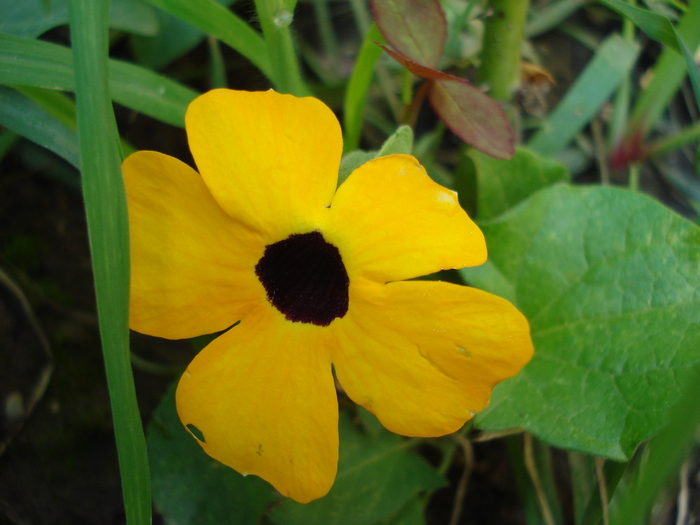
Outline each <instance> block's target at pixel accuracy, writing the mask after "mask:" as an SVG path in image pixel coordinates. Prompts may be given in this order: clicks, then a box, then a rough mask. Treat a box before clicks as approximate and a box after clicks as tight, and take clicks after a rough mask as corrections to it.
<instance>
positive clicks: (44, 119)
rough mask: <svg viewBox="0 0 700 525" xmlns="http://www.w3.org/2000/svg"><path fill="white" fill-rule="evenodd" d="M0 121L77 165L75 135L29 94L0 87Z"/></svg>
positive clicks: (76, 139) (78, 158) (78, 152)
mask: <svg viewBox="0 0 700 525" xmlns="http://www.w3.org/2000/svg"><path fill="white" fill-rule="evenodd" d="M0 124H2V125H3V126H5V127H6V128H8V129H11V130H12V131H14V132H15V133H18V134H19V135H22V136H23V137H24V138H26V139H29V140H31V141H32V142H36V143H37V144H39V145H40V146H43V147H44V148H46V149H48V150H51V151H53V152H54V153H55V154H56V155H58V156H59V157H62V158H63V159H65V160H67V161H68V162H70V163H71V164H72V165H73V166H75V167H76V168H80V148H79V146H78V134H77V133H76V132H75V130H74V129H71V128H69V127H68V126H66V125H65V124H64V123H62V122H60V121H59V120H57V119H56V118H54V117H52V116H51V115H49V114H48V113H46V111H44V110H43V109H42V108H41V106H39V105H38V104H37V103H36V102H34V101H32V100H31V99H30V98H29V97H27V96H25V95H23V94H22V93H19V92H18V91H16V90H14V89H12V88H9V87H7V86H0Z"/></svg>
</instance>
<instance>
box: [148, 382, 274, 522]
mask: <svg viewBox="0 0 700 525" xmlns="http://www.w3.org/2000/svg"><path fill="white" fill-rule="evenodd" d="M176 386H177V382H175V383H174V384H173V385H172V386H171V387H170V389H169V390H168V392H167V393H166V394H165V396H164V397H163V399H162V400H161V402H160V405H159V406H158V408H157V409H156V411H155V413H154V415H153V419H152V420H151V424H150V425H149V427H148V437H147V443H148V455H149V458H150V461H151V473H152V474H151V475H152V478H153V501H154V502H155V505H156V508H157V509H158V510H159V511H160V512H161V513H162V514H163V516H164V517H165V522H166V524H172V525H175V524H181V525H186V524H195V523H196V524H198V525H221V524H222V523H235V524H237V525H247V524H249V525H255V524H256V523H258V521H259V519H260V515H261V514H262V513H263V512H264V510H265V507H266V506H267V505H268V504H270V503H272V502H273V501H274V500H275V499H276V496H275V491H274V489H273V488H272V487H271V486H270V485H269V484H268V483H266V482H265V481H263V480H262V479H260V478H258V477H257V476H248V477H243V476H241V475H240V474H239V473H238V472H236V471H235V470H233V469H230V468H228V467H227V466H225V465H223V464H221V463H219V462H218V461H216V460H214V459H212V458H211V457H209V456H208V455H207V454H206V453H205V452H204V451H203V450H202V447H200V446H199V445H198V444H197V442H196V441H195V440H194V439H192V436H191V435H190V434H189V432H187V430H185V428H184V427H183V426H182V423H181V422H180V418H179V417H178V415H177V410H176V409H175V388H176Z"/></svg>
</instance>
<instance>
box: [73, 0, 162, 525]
mask: <svg viewBox="0 0 700 525" xmlns="http://www.w3.org/2000/svg"><path fill="white" fill-rule="evenodd" d="M108 6H109V4H108V3H106V2H83V1H81V0H70V4H69V14H70V29H71V41H72V44H73V46H74V47H75V56H74V57H73V58H74V59H75V88H76V90H75V91H76V93H75V95H76V106H77V112H78V133H79V135H80V165H81V175H82V182H83V199H84V201H85V212H86V215H87V224H88V235H89V238H90V251H91V254H92V268H93V274H94V279H95V296H96V300H97V314H98V321H99V323H98V324H99V328H100V338H101V342H102V353H103V356H104V360H105V371H106V373H107V386H108V389H109V399H110V404H111V408H112V420H113V422H114V435H115V438H116V443H117V452H118V457H119V472H120V474H121V480H122V494H123V496H124V507H125V511H126V522H127V523H128V525H148V524H150V522H151V487H150V475H149V472H148V456H147V452H146V442H145V438H144V435H143V426H142V424H141V417H140V415H139V409H138V404H137V402H136V390H135V388H134V378H133V374H132V370H131V360H130V353H129V223H128V216H127V209H126V193H125V191H124V181H123V179H122V174H121V158H120V153H119V134H118V132H117V123H116V120H115V118H114V112H113V110H112V101H111V100H110V97H109V86H108V83H107V78H108V62H107V54H108V51H109V32H108V30H107V22H108V16H109V12H108Z"/></svg>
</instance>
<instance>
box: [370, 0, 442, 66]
mask: <svg viewBox="0 0 700 525" xmlns="http://www.w3.org/2000/svg"><path fill="white" fill-rule="evenodd" d="M372 12H373V13H374V19H375V20H376V21H377V27H379V31H380V32H381V34H382V36H383V37H384V38H385V39H386V41H387V42H388V43H389V44H391V47H393V48H394V49H395V50H396V51H398V52H399V53H401V54H402V55H404V56H406V57H408V58H409V59H411V60H413V61H414V62H417V63H418V64H422V65H424V66H427V67H435V66H437V63H438V60H440V57H441V56H442V51H443V49H444V47H445V41H446V40H447V21H446V20H445V13H443V11H442V7H441V6H440V2H439V0H372Z"/></svg>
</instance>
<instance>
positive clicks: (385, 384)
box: [331, 280, 532, 437]
mask: <svg viewBox="0 0 700 525" xmlns="http://www.w3.org/2000/svg"><path fill="white" fill-rule="evenodd" d="M331 328H332V329H333V331H334V332H335V335H336V337H337V340H338V346H337V348H336V350H335V351H334V353H333V364H334V366H335V370H336V374H337V377H338V380H339V381H340V384H341V385H342V386H343V388H344V389H345V391H346V392H347V394H348V396H350V398H351V399H352V400H353V401H355V402H356V403H358V404H359V405H362V406H364V407H365V408H367V409H368V410H370V411H371V412H372V413H374V414H375V415H376V416H377V417H378V418H379V420H380V421H381V422H382V424H383V425H384V426H385V427H386V428H388V429H389V430H391V431H393V432H396V433H398V434H403V435H407V436H421V437H430V436H440V435H444V434H448V433H450V432H454V431H455V430H457V429H459V428H460V427H461V426H462V425H463V424H464V422H465V421H466V420H467V419H469V418H470V417H471V416H473V415H474V413H476V412H478V411H480V410H482V409H483V408H485V407H486V405H487V404H488V401H489V397H490V395H491V390H492V389H493V387H494V386H495V385H496V384H497V383H498V382H500V381H502V380H504V379H506V378H508V377H511V376H513V375H515V374H516V373H517V372H518V371H519V370H520V369H521V368H522V366H524V365H525V363H527V361H528V360H529V359H530V357H531V356H532V342H531V340H530V333H529V332H530V331H529V326H528V323H527V321H526V320H525V318H524V317H523V315H522V314H521V313H520V312H518V311H517V310H516V309H515V308H514V307H513V306H512V305H511V304H510V303H509V302H507V301H505V300H503V299H501V298H499V297H496V296H494V295H491V294H488V293H486V292H482V291H480V290H476V289H474V288H469V287H466V286H457V285H454V284H449V283H442V282H428V281H411V282H397V283H390V284H387V285H381V284H376V283H373V282H370V281H368V280H357V281H356V282H355V283H352V284H351V286H350V309H349V311H348V314H347V315H346V316H345V317H344V318H343V319H340V320H336V322H334V324H333V325H331Z"/></svg>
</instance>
